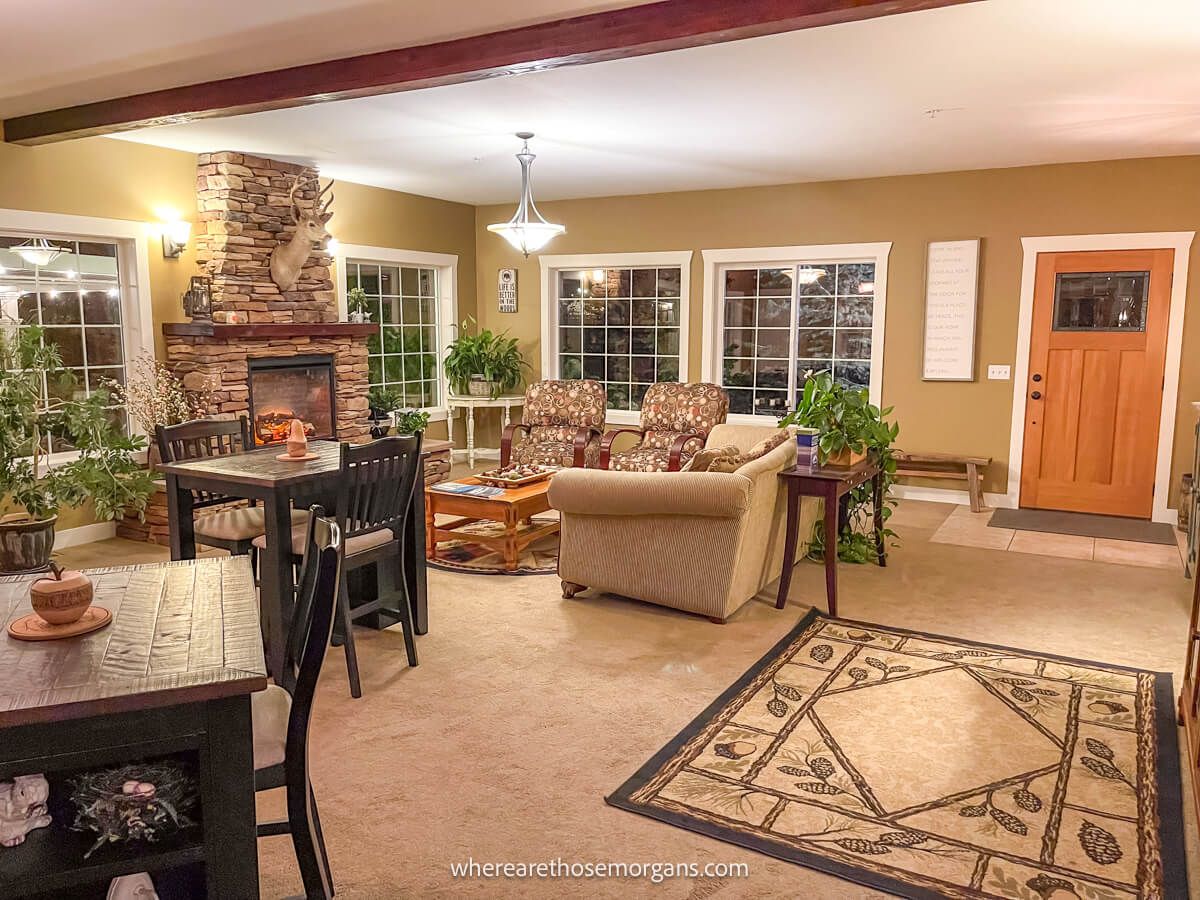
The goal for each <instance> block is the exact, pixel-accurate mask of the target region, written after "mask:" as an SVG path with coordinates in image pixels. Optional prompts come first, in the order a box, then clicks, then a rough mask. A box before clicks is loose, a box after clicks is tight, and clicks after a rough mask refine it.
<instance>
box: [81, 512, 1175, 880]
mask: <svg viewBox="0 0 1200 900" xmlns="http://www.w3.org/2000/svg"><path fill="white" fill-rule="evenodd" d="M952 509H953V507H951V506H948V505H942V504H931V503H921V502H916V501H902V502H901V504H900V507H899V509H898V511H897V514H896V516H895V518H894V519H893V520H892V522H893V523H894V524H895V527H896V529H897V531H899V532H900V534H901V537H902V538H903V543H902V545H901V546H900V547H898V548H896V549H895V550H894V551H893V552H892V555H891V557H890V559H889V565H888V567H887V568H886V569H878V568H876V567H874V566H857V567H851V566H843V567H842V569H841V572H842V577H841V586H842V599H841V607H842V608H841V610H840V612H841V614H842V615H844V616H846V617H848V618H855V619H863V620H867V621H873V622H878V623H880V624H885V625H886V624H893V625H899V626H902V627H906V628H911V629H915V630H921V631H928V632H933V633H937V634H952V635H956V636H958V637H961V638H964V639H967V640H977V641H986V642H993V643H1002V644H1006V645H1009V646H1014V647H1024V648H1028V649H1030V650H1040V651H1044V652H1048V653H1057V654H1061V655H1064V656H1076V657H1083V658H1088V659H1101V660H1105V661H1107V662H1112V663H1118V664H1122V665H1127V666H1133V667H1137V668H1143V669H1152V670H1163V671H1173V672H1175V674H1176V677H1177V678H1178V676H1179V673H1180V671H1181V669H1182V665H1183V651H1184V646H1183V645H1184V640H1183V639H1184V635H1185V632H1186V630H1187V614H1188V609H1189V602H1190V587H1191V583H1190V582H1187V581H1184V579H1183V578H1181V577H1180V576H1179V575H1178V574H1177V573H1176V572H1171V571H1165V570H1157V569H1143V568H1134V567H1130V566H1117V565H1108V564H1104V563H1099V562H1093V561H1090V560H1088V561H1077V560H1068V559H1053V558H1048V557H1040V556H1031V555H1026V554H1019V553H1005V552H999V551H993V550H986V549H980V548H975V547H961V546H954V545H950V544H931V543H929V542H928V538H929V536H930V535H931V534H932V533H933V531H934V530H935V529H936V528H937V527H938V526H939V525H940V524H941V523H942V522H943V521H944V520H945V518H946V517H947V516H948V515H949V514H950V512H951V511H952ZM148 551H149V548H145V545H134V544H130V543H128V542H121V541H110V542H104V543H102V544H94V545H89V546H88V547H86V548H85V547H80V548H74V549H73V550H70V551H67V553H68V554H71V555H72V556H74V555H76V554H77V555H78V556H79V557H80V564H83V565H99V564H112V562H113V560H114V559H115V558H118V557H121V558H124V557H126V556H131V555H132V554H133V553H138V554H145V556H141V557H140V558H137V559H129V560H128V561H130V562H133V561H141V560H142V559H146V558H151V556H152V553H153V554H158V555H159V556H161V555H162V551H161V549H155V550H153V551H152V553H151V552H148ZM123 561H124V559H123ZM71 564H72V565H74V564H76V562H75V560H74V559H72V560H71ZM664 577H669V572H664ZM429 582H430V588H431V591H432V598H431V600H430V621H431V631H430V633H429V634H428V635H425V636H424V637H420V638H418V639H417V648H418V651H419V653H420V657H421V665H420V666H419V667H418V668H416V669H409V668H407V667H406V666H405V663H404V646H403V640H402V639H401V636H400V634H398V633H394V632H372V631H368V630H365V629H359V631H358V634H357V638H358V639H357V644H358V651H359V659H360V663H361V665H362V669H363V689H364V691H365V696H364V697H363V698H362V699H361V700H351V699H350V695H349V691H348V688H347V685H346V669H345V665H344V663H343V661H342V654H341V651H340V650H336V649H335V650H332V651H331V652H330V655H329V658H328V660H327V663H326V671H325V674H324V676H323V684H322V686H321V691H320V694H319V697H318V701H317V709H316V718H315V723H314V726H313V747H312V752H313V757H312V769H313V776H314V779H315V783H316V792H317V798H318V801H319V803H320V805H321V819H322V823H323V824H324V826H325V834H326V839H327V842H328V849H329V856H330V863H331V865H332V867H333V877H334V880H335V883H336V887H337V892H338V896H339V897H341V898H346V900H353V898H364V900H365V898H371V900H380V898H424V897H434V898H440V897H451V896H454V897H460V896H465V897H547V898H552V897H581V898H583V897H587V898H590V897H602V898H608V897H612V898H618V897H619V898H628V897H653V898H662V900H682V898H688V900H702V898H714V900H730V898H739V900H740V898H780V900H783V898H788V900H793V898H797V897H804V898H814V900H816V898H820V900H843V898H855V900H857V898H875V897H881V896H884V895H882V894H880V893H878V892H876V891H872V890H870V889H865V888H862V887H859V886H857V885H854V884H850V883H848V882H845V881H841V880H839V879H836V878H833V877H831V876H828V875H823V874H821V873H819V872H815V871H812V870H809V869H804V868H801V867H798V866H796V865H795V864H793V863H787V862H782V861H780V860H775V859H771V858H769V857H766V856H763V855H761V854H758V853H754V852H751V851H748V850H743V849H740V848H738V847H734V846H731V845H729V844H726V843H722V842H720V841H716V840H713V839H712V838H708V837H704V836H702V835H698V834H694V833H691V832H688V831H685V830H683V829H680V828H670V827H664V826H663V825H662V824H661V823H658V822H654V821H651V820H649V819H645V818H642V817H640V816H634V815H630V814H629V813H628V812H624V811H622V810H619V809H614V808H612V807H609V806H606V805H605V804H604V799H603V798H604V796H605V795H606V794H608V793H610V792H611V791H612V789H613V787H614V786H615V785H618V784H620V783H621V782H622V781H624V780H625V778H627V777H628V776H629V774H630V773H631V771H632V768H636V766H637V765H638V764H639V763H640V762H641V761H642V760H645V759H648V758H649V757H650V756H651V755H652V754H653V753H654V752H655V751H657V750H658V749H659V748H660V747H662V746H663V745H664V744H665V743H666V742H667V741H669V740H670V739H671V737H672V736H673V735H675V734H676V733H678V732H679V730H680V729H681V728H683V727H684V726H685V725H686V724H687V723H688V722H690V721H691V720H692V719H694V718H695V717H696V716H697V715H698V714H699V713H700V712H701V711H702V710H703V709H704V707H705V706H706V705H707V700H705V699H702V698H708V699H713V698H716V697H717V696H718V695H719V694H720V693H721V691H723V690H724V689H725V688H726V687H727V686H728V685H730V684H731V683H733V681H734V680H736V679H737V677H738V676H739V675H741V674H742V673H743V672H744V671H746V669H748V668H749V667H750V665H751V664H752V663H754V661H755V660H757V659H759V658H760V657H761V656H762V655H763V654H765V653H766V652H767V651H768V650H769V649H770V648H771V647H772V646H773V645H774V644H775V643H776V642H777V641H778V640H779V639H780V638H782V637H783V636H784V635H785V634H787V632H788V631H789V630H791V628H792V627H793V626H795V624H796V623H797V622H798V621H799V619H800V618H801V617H802V616H803V615H804V613H805V612H807V610H808V606H807V604H808V603H809V602H814V601H816V602H820V600H821V598H823V596H824V587H823V575H822V569H821V567H820V566H817V565H814V564H811V563H803V564H801V565H799V566H798V567H797V569H796V576H795V578H794V579H793V582H792V593H791V596H792V604H791V605H790V606H789V607H788V608H787V609H786V610H782V611H780V610H776V609H774V608H773V606H772V605H771V604H770V603H768V602H754V603H751V604H750V605H749V606H747V607H746V608H744V609H743V610H742V611H741V612H739V613H738V614H737V615H736V616H735V617H734V618H733V619H732V620H731V621H730V623H729V624H727V625H723V626H722V625H714V624H712V623H710V622H708V621H707V620H704V619H700V618H697V617H694V616H688V615H684V614H682V613H677V612H672V611H670V610H663V609H658V608H655V607H651V606H646V605H643V604H639V603H633V602H630V601H625V600H619V599H615V598H607V597H600V598H595V597H592V596H590V595H588V594H581V595H580V596H579V597H578V598H576V599H574V600H571V601H564V600H562V599H560V597H559V594H558V590H557V587H558V586H557V584H556V582H555V579H554V578H551V577H544V578H494V577H493V578H481V577H479V576H472V575H459V574H453V573H447V572H438V571H433V572H430V574H429ZM1132 635H1136V636H1137V638H1136V640H1134V639H1132V638H1131V636H1132ZM918 774H919V773H918ZM281 794H282V792H279V791H276V792H273V793H272V794H271V795H268V796H266V797H264V798H263V801H262V814H263V815H264V816H266V815H278V814H279V813H280V812H281V811H282V807H283V800H282V796H281ZM1188 827H1189V829H1190V830H1189V846H1190V847H1193V848H1194V847H1195V846H1196V832H1195V829H1194V827H1192V825H1191V822H1190V820H1189V821H1188ZM259 850H260V854H259V859H260V863H261V871H262V885H263V896H264V897H270V898H279V897H284V896H289V895H296V894H298V893H300V879H299V875H298V873H297V870H296V863H295V859H294V857H293V855H292V849H291V844H290V841H289V839H288V838H286V837H274V838H266V839H263V840H262V841H260V842H259ZM468 857H473V858H474V859H475V860H477V861H531V862H533V861H541V860H549V859H553V858H556V857H558V858H562V859H564V860H568V861H580V862H599V861H610V860H611V861H625V862H638V861H641V862H650V861H674V862H689V863H700V864H704V863H720V862H739V863H746V864H747V865H748V866H749V872H750V874H749V877H748V878H744V879H732V878H729V879H720V878H711V879H703V878H701V879H692V878H684V879H678V880H670V881H667V882H665V883H663V884H660V885H653V884H650V883H649V882H647V881H631V880H619V881H618V880H613V881H601V880H597V879H588V880H583V879H580V880H570V881H551V880H539V881H522V882H517V881H504V880H482V879H480V880H455V879H453V878H451V876H450V864H451V863H452V862H459V861H465V860H466V859H467V858H468ZM1192 860H1193V863H1194V864H1195V855H1194V854H1193V857H1192ZM1172 900H1174V898H1172Z"/></svg>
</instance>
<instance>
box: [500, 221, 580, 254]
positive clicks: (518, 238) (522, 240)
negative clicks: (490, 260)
mask: <svg viewBox="0 0 1200 900" xmlns="http://www.w3.org/2000/svg"><path fill="white" fill-rule="evenodd" d="M487 230H488V231H490V232H492V234H498V235H500V237H502V238H504V239H505V240H506V241H508V242H509V243H510V244H512V245H513V247H514V248H515V249H517V250H520V251H521V252H522V253H524V254H525V255H526V256H528V255H529V254H530V253H536V252H537V251H538V250H541V249H542V248H543V247H545V246H546V245H547V244H548V243H550V241H551V240H553V239H554V238H556V237H558V236H559V235H560V234H563V233H564V232H565V231H566V230H567V228H566V226H565V225H554V224H552V223H550V222H503V223H501V224H498V225H489V226H488V227H487Z"/></svg>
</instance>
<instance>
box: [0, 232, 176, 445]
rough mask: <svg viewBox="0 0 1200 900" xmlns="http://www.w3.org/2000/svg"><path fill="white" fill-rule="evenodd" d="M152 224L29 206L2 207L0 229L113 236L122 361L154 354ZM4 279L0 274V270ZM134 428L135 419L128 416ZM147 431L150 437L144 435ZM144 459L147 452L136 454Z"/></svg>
mask: <svg viewBox="0 0 1200 900" xmlns="http://www.w3.org/2000/svg"><path fill="white" fill-rule="evenodd" d="M155 228H156V226H154V225H153V224H151V223H148V222H136V221H132V220H130V219H103V218H98V217H96V216H73V215H67V214H65V213H48V212H35V211H33V210H27V209H0V231H3V232H8V231H27V232H33V233H36V234H44V235H50V236H53V237H61V238H63V239H67V238H71V239H75V240H80V239H88V238H95V239H96V240H100V241H114V240H115V241H116V242H117V265H118V267H119V268H120V271H121V272H122V276H121V330H122V334H123V337H124V345H125V354H126V355H125V365H126V367H128V366H129V365H130V364H131V363H132V362H133V360H134V359H135V358H136V357H138V356H140V355H141V354H143V353H149V354H150V355H151V356H154V355H155V353H154V309H153V305H152V301H151V297H150V258H149V256H148V252H149V251H148V249H147V248H148V246H149V242H148V238H150V237H153V236H155V234H156V233H157V232H156V230H155ZM0 280H2V276H0ZM130 425H131V427H132V430H133V431H134V433H137V431H138V427H137V424H136V423H135V422H132V421H131V422H130ZM147 437H149V436H148V435H147ZM77 456H78V454H77V453H75V452H69V453H54V454H51V455H50V456H49V457H48V458H47V460H46V462H47V464H48V465H51V466H53V465H57V464H59V463H63V462H68V461H70V460H72V459H75V458H76V457H77ZM139 457H140V458H141V459H142V460H144V458H145V454H144V453H142V454H139Z"/></svg>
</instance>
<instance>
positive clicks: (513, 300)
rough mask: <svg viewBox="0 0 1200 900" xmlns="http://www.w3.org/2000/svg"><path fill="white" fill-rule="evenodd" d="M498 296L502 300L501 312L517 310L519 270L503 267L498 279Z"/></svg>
mask: <svg viewBox="0 0 1200 900" xmlns="http://www.w3.org/2000/svg"><path fill="white" fill-rule="evenodd" d="M496 298H497V299H498V300H499V302H500V312H502V313H506V312H507V313H515V312H516V311H517V270H516V269H501V270H500V274H499V276H498V277H497V279H496Z"/></svg>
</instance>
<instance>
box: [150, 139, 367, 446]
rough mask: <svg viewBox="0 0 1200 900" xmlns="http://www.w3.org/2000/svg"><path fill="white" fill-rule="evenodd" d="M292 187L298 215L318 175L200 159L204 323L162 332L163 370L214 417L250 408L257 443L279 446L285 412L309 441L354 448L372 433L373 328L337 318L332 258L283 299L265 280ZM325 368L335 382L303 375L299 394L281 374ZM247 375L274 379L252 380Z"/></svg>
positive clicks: (316, 263) (311, 264)
mask: <svg viewBox="0 0 1200 900" xmlns="http://www.w3.org/2000/svg"><path fill="white" fill-rule="evenodd" d="M296 178H299V179H300V184H299V186H298V188H297V190H296V192H295V197H296V199H297V200H298V201H299V202H300V203H301V204H302V205H304V206H306V207H307V206H308V205H309V204H311V203H312V202H313V201H314V199H315V198H316V196H317V191H318V184H317V172H316V170H315V169H312V168H310V167H306V166H301V165H296V164H294V163H287V162H280V161H278V160H273V159H264V158H262V157H257V156H250V155H248V154H243V153H230V152H223V153H203V154H201V155H200V158H199V166H198V168H197V173H196V195H197V208H198V211H199V222H198V225H197V228H196V237H195V242H196V258H197V261H198V262H199V264H200V266H201V268H202V270H203V272H204V273H205V274H207V275H209V276H210V278H211V279H212V308H213V315H212V322H191V323H170V324H166V325H164V326H163V333H164V335H165V336H166V345H167V364H168V365H169V366H170V367H171V369H172V370H173V371H174V372H175V373H176V374H177V375H179V376H180V377H181V378H183V379H184V383H185V384H186V385H188V386H189V387H199V386H201V385H204V386H207V387H208V388H210V389H211V390H212V397H213V407H214V408H213V412H214V413H217V414H219V415H221V416H222V417H226V418H233V417H235V416H239V415H250V414H251V412H252V411H253V412H254V419H255V420H256V421H254V422H252V425H254V431H255V435H256V439H258V440H259V441H260V442H262V443H270V442H272V441H273V439H274V438H275V437H278V435H279V429H278V423H279V421H280V420H281V419H282V418H283V417H284V416H286V415H287V413H288V412H293V413H295V415H296V417H297V418H300V419H301V420H302V421H304V422H305V424H306V429H309V430H310V433H311V434H312V436H314V437H337V438H339V439H341V440H359V439H363V438H366V436H367V434H368V432H369V425H368V422H367V384H368V380H367V378H368V376H367V336H368V335H369V334H370V333H371V332H372V330H373V328H374V327H375V326H372V325H369V324H368V325H353V324H349V323H344V322H338V321H337V306H336V302H335V299H334V292H333V281H332V280H331V278H330V270H329V267H330V264H331V262H332V260H331V259H330V257H329V255H328V254H327V253H326V252H325V251H324V250H322V249H314V250H313V252H312V254H311V255H310V256H309V258H308V262H307V264H306V265H305V266H304V268H303V270H302V271H301V273H300V278H299V281H297V283H296V285H295V286H294V287H293V288H292V289H291V290H289V291H280V290H279V288H278V287H276V286H275V283H274V282H273V281H272V280H271V274H270V268H269V266H270V257H271V252H272V250H274V248H275V247H276V246H277V245H278V244H279V243H280V242H281V241H286V240H288V239H289V238H290V237H291V234H292V231H293V221H292V217H291V210H290V207H289V202H288V193H289V191H290V190H291V189H292V186H293V183H294V180H295V179H296ZM289 363H291V364H292V365H290V366H289ZM322 363H323V364H324V365H325V367H326V370H327V372H328V373H329V374H330V375H331V378H332V380H331V381H330V380H326V381H325V382H324V383H323V384H322V381H321V378H320V377H314V376H313V375H312V372H311V371H310V372H308V378H309V384H308V385H307V386H305V385H299V386H297V384H295V383H294V382H289V381H288V379H287V378H285V377H279V373H280V372H281V371H282V370H283V369H285V368H291V369H293V370H305V369H311V368H312V367H313V366H318V365H319V364H322ZM251 369H253V370H254V373H255V375H257V374H258V373H260V372H264V371H268V372H272V373H274V374H273V375H272V377H252V373H251ZM301 377H303V376H301ZM252 389H253V391H254V396H253V397H252V396H251V391H252ZM322 391H324V394H322ZM272 394H273V395H272ZM325 404H328V405H325ZM322 432H327V433H322Z"/></svg>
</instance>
